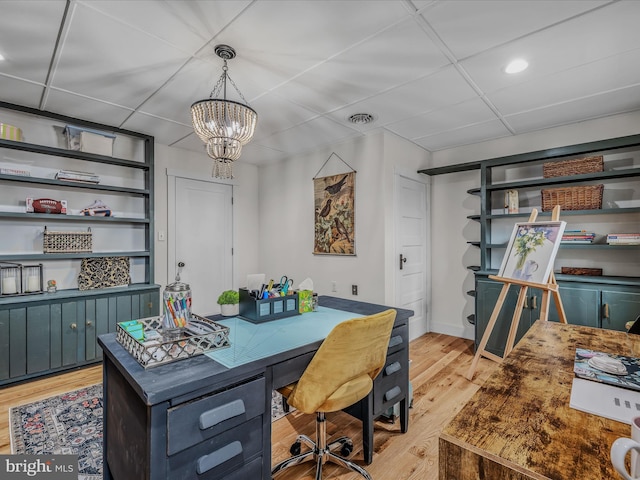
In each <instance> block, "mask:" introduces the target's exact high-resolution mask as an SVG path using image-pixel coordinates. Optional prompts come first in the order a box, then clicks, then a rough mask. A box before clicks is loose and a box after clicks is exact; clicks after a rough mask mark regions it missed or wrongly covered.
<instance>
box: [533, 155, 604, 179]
mask: <svg viewBox="0 0 640 480" xmlns="http://www.w3.org/2000/svg"><path fill="white" fill-rule="evenodd" d="M602 170H604V162H603V160H602V155H599V156H595V157H584V158H575V159H573V160H563V161H561V162H551V163H545V164H544V165H543V166H542V176H543V177H544V178H552V177H568V176H570V175H579V174H581V173H593V172H601V171H602Z"/></svg>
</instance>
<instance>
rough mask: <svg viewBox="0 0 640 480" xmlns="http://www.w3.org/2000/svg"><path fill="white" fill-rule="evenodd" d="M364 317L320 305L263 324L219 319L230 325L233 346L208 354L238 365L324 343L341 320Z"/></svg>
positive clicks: (217, 359)
mask: <svg viewBox="0 0 640 480" xmlns="http://www.w3.org/2000/svg"><path fill="white" fill-rule="evenodd" d="M361 316H362V315H358V314H356V313H351V312H345V311H344V310H335V309H333V308H328V307H319V308H318V311H317V312H309V313H305V314H302V315H296V316H293V317H286V318H282V319H279V320H272V321H269V322H263V323H251V322H249V321H247V320H243V319H242V318H240V317H233V318H225V319H222V320H216V321H217V322H218V323H220V324H222V325H224V326H227V327H229V341H230V343H231V346H230V347H228V348H221V349H217V350H212V351H211V352H208V353H206V355H207V356H208V357H209V358H211V359H212V360H215V361H216V362H219V363H221V364H223V365H224V366H225V367H228V368H234V367H238V366H240V365H244V364H245V363H250V362H254V361H257V360H260V359H263V358H268V357H272V356H273V355H277V354H279V353H283V352H287V351H290V350H292V349H294V348H299V347H304V346H305V345H309V344H311V343H316V342H321V341H322V340H324V339H325V338H326V337H327V335H329V332H330V331H331V330H332V329H333V327H335V326H336V325H338V324H339V323H341V322H344V321H345V320H349V319H351V318H355V317H361Z"/></svg>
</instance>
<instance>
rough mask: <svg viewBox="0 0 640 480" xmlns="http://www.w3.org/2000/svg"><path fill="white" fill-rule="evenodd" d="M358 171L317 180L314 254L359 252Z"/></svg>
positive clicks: (314, 190)
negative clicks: (356, 202)
mask: <svg viewBox="0 0 640 480" xmlns="http://www.w3.org/2000/svg"><path fill="white" fill-rule="evenodd" d="M355 181H356V172H350V173H341V174H339V175H331V176H328V177H319V178H314V179H313V192H314V207H315V222H314V229H315V232H314V245H313V253H314V254H325V255H355V254H356V239H355V210H354V197H355Z"/></svg>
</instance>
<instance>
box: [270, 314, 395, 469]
mask: <svg viewBox="0 0 640 480" xmlns="http://www.w3.org/2000/svg"><path fill="white" fill-rule="evenodd" d="M395 318H396V311H395V310H386V311H384V312H381V313H377V314H375V315H370V316H366V317H360V318H354V319H351V320H347V321H344V322H342V323H340V324H338V325H336V326H335V327H334V329H333V330H332V331H331V332H330V333H329V335H328V336H327V338H326V339H325V340H324V342H322V345H320V348H319V349H318V351H317V352H316V354H315V355H314V356H313V359H311V362H310V363H309V365H308V366H307V368H306V369H305V371H304V373H303V374H302V376H301V377H300V380H298V381H297V382H296V383H292V384H291V385H287V386H286V387H283V388H280V389H278V391H279V392H280V393H281V394H282V395H283V396H284V397H285V398H286V399H287V403H288V404H289V405H291V406H292V407H295V408H297V409H298V410H300V411H301V412H304V413H315V414H316V441H315V442H314V441H313V440H311V439H310V438H309V437H307V436H306V435H299V436H298V438H297V439H296V442H295V443H294V444H293V445H292V446H291V454H292V455H293V457H291V458H288V459H286V460H284V461H282V462H280V463H279V464H278V465H276V466H275V467H273V469H272V470H271V475H272V476H276V475H277V474H279V473H280V472H282V471H283V470H284V469H286V468H288V467H291V466H293V465H298V464H299V463H302V462H305V461H307V460H311V459H312V458H313V459H315V460H316V480H320V479H321V478H322V466H323V465H324V463H325V462H326V461H332V462H334V463H337V464H339V465H342V466H343V467H346V468H348V469H350V470H353V471H354V472H358V473H359V474H360V475H362V476H363V477H364V478H366V479H368V480H371V477H370V476H369V474H368V473H367V471H366V470H365V469H363V468H362V467H360V466H359V465H357V464H355V463H354V462H351V461H349V460H347V459H346V458H343V457H341V456H339V455H336V454H335V453H333V450H336V449H338V448H340V453H341V454H342V455H344V456H348V455H349V454H350V453H351V452H352V451H353V443H352V442H351V439H349V438H348V437H340V438H338V439H337V440H334V441H332V442H331V443H329V444H328V445H327V438H326V437H327V427H326V419H325V413H326V412H337V411H339V410H342V409H343V408H346V407H348V406H350V405H353V404H354V403H356V402H358V401H360V400H361V399H363V398H364V397H366V396H367V395H368V394H369V392H370V391H371V389H372V388H373V379H374V378H376V376H377V375H378V373H380V371H381V370H382V368H383V367H384V363H385V360H386V357H387V348H388V346H389V338H390V337H391V330H392V329H393V323H394V322H395ZM301 442H304V443H305V444H307V445H308V446H309V447H310V448H311V450H310V451H308V452H304V453H300V450H301Z"/></svg>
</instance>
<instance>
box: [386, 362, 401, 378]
mask: <svg viewBox="0 0 640 480" xmlns="http://www.w3.org/2000/svg"><path fill="white" fill-rule="evenodd" d="M401 369H402V365H400V362H393V363H392V364H391V365H387V367H386V368H385V369H384V374H385V375H393V374H394V373H396V372H399V371H400V370H401Z"/></svg>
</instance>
